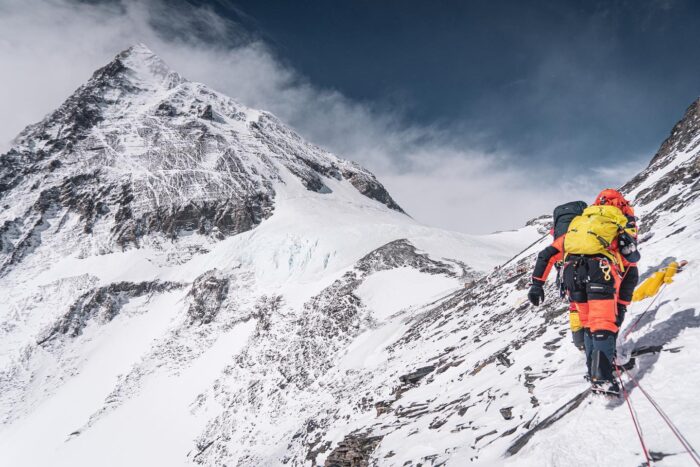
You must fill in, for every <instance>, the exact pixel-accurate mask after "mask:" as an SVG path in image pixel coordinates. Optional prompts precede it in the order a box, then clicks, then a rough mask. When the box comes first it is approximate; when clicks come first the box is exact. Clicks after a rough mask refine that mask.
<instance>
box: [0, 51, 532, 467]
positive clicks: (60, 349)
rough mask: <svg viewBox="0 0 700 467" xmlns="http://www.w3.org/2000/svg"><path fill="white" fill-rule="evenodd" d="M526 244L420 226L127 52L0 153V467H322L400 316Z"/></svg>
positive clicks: (253, 120) (279, 137) (293, 145)
mask: <svg viewBox="0 0 700 467" xmlns="http://www.w3.org/2000/svg"><path fill="white" fill-rule="evenodd" d="M540 235H541V228H539V227H538V226H537V225H531V226H528V227H525V228H523V229H520V230H517V231H513V232H503V233H498V234H493V235H488V236H469V235H463V234H457V233H452V232H445V231H441V230H437V229H432V228H429V227H425V226H422V225H420V224H418V223H417V222H415V221H414V220H412V219H411V218H410V217H409V216H407V215H406V214H405V213H403V211H402V210H401V208H400V207H399V206H398V205H397V204H396V203H395V202H394V201H393V200H392V199H391V197H390V195H389V194H388V193H387V192H386V190H385V189H384V188H383V187H382V185H381V184H380V183H379V182H378V181H377V180H376V178H375V177H374V176H373V175H372V174H371V173H369V172H368V171H366V170H365V169H363V168H361V167H359V166H357V165H356V164H353V163H351V162H348V161H344V160H342V159H339V158H337V157H335V156H333V155H332V154H329V153H327V152H325V151H323V150H322V149H320V148H317V147H315V146H313V145H311V144H309V143H307V142H305V141H304V140H303V139H302V138H300V137H299V136H298V135H296V134H295V133H294V132H293V131H292V130H290V129H289V128H287V127H285V126H284V125H283V124H282V123H281V122H279V121H278V120H277V119H276V118H275V117H274V116H272V115H270V114H268V113H266V112H260V111H256V110H252V109H248V108H246V107H244V106H242V105H240V104H238V103H236V102H235V101H233V100H232V99H230V98H228V97H226V96H223V95H221V94H220V93H217V92H215V91H213V90H211V89H209V88H207V87H206V86H204V85H202V84H198V83H193V82H190V81H187V80H185V79H184V78H182V77H181V76H179V75H178V74H177V73H175V72H174V71H172V70H170V69H169V68H168V67H167V66H166V65H165V64H164V63H163V62H162V61H161V60H160V59H158V58H157V57H156V56H155V55H153V54H152V53H151V52H150V51H149V50H148V49H147V48H146V47H144V46H140V45H139V46H135V47H132V48H130V49H128V50H126V51H124V52H122V53H121V54H119V55H118V56H117V57H116V58H115V60H114V61H112V62H111V63H110V64H108V65H107V66H105V67H104V68H102V69H100V70H98V71H97V72H96V73H95V74H94V75H93V77H92V78H91V79H90V80H89V81H88V82H87V83H86V84H85V85H84V86H82V87H81V88H80V89H78V90H77V91H76V92H75V93H74V94H73V95H72V96H71V97H70V98H68V100H67V101H66V102H65V103H64V104H63V105H62V106H61V107H60V108H59V109H58V110H56V111H55V112H53V113H52V114H50V115H48V116H47V117H46V118H45V119H44V120H43V121H41V122H39V123H37V124H35V125H31V126H29V127H27V129H25V130H24V131H23V132H22V134H20V135H19V137H18V138H17V140H16V142H15V144H14V146H13V148H12V149H11V150H10V151H9V152H8V153H6V154H4V155H2V156H0V292H1V294H2V298H3V299H2V301H1V303H0V423H1V425H0V458H1V459H3V463H4V462H7V463H8V465H96V464H98V465H184V464H190V463H204V464H210V465H222V464H226V465H278V464H282V463H286V464H291V465H304V464H311V463H313V462H317V463H318V462H322V461H323V459H324V456H327V455H328V453H329V452H330V448H331V445H330V444H324V443H327V442H330V440H331V438H329V436H331V433H332V431H331V430H336V431H337V430H340V431H337V436H341V435H342V434H343V433H342V430H341V429H340V427H342V425H343V423H346V424H347V425H346V428H348V427H349V423H350V421H351V420H352V421H353V423H358V422H357V420H356V419H357V416H358V415H363V416H364V415H365V414H367V413H373V412H374V408H372V404H373V402H372V401H373V400H374V399H375V398H376V395H372V394H371V393H370V391H375V390H376V389H372V388H373V386H370V385H369V382H368V381H366V377H365V376H364V373H363V372H369V373H371V374H374V375H375V377H376V378H378V380H377V381H379V380H380V379H383V380H384V382H385V383H386V384H387V385H390V384H391V383H392V381H393V379H394V376H395V370H391V371H389V370H388V369H387V368H388V367H387V362H386V359H387V358H388V356H389V355H390V354H391V351H389V350H387V349H385V346H386V345H388V344H391V343H393V342H394V341H396V339H398V338H399V337H401V335H402V333H403V331H405V330H406V329H408V327H407V326H408V324H407V323H409V322H411V320H416V319H422V318H421V317H422V316H423V314H424V310H423V309H422V308H421V307H422V306H424V305H426V304H429V303H432V302H435V301H436V300H438V301H441V300H443V299H442V298H441V297H443V296H444V295H445V294H446V293H451V294H455V293H460V291H461V290H462V288H463V286H464V284H465V283H472V282H473V281H475V280H476V279H477V278H479V277H480V276H481V275H482V274H483V273H484V272H486V271H488V270H490V269H491V268H493V267H494V266H495V265H497V264H499V263H502V262H504V261H505V260H507V259H508V258H509V257H511V256H512V255H513V254H514V253H515V252H517V251H519V250H520V249H522V248H523V247H525V246H526V245H528V244H530V243H531V242H532V241H533V240H535V239H536V238H537V237H539V236H540ZM387 352H388V353H387ZM403 362H404V363H403V365H404V367H403V368H402V370H401V371H404V372H406V371H410V370H411V369H412V368H413V366H414V363H415V362H412V361H410V360H404V361H403ZM358 368H362V371H359V370H358ZM358 371H359V372H358ZM365 383H366V384H367V385H366V386H365ZM387 387H388V386H387ZM363 394H366V395H367V396H366V397H365V395H363ZM316 437H319V441H318V442H316V441H315V439H316ZM321 439H323V443H321ZM326 440H328V441H326ZM319 443H320V444H319ZM38 444H40V445H41V449H37V445H38ZM314 453H318V455H316V454H314ZM314 459H315V461H314Z"/></svg>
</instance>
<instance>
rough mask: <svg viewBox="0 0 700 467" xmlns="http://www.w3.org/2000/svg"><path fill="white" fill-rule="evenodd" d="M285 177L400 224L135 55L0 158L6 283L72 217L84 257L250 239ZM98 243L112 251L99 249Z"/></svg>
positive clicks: (279, 136)
mask: <svg viewBox="0 0 700 467" xmlns="http://www.w3.org/2000/svg"><path fill="white" fill-rule="evenodd" d="M280 167H285V168H286V169H287V170H288V171H289V172H291V173H292V174H294V176H296V177H298V178H299V180H300V181H301V182H302V183H303V184H304V186H306V188H307V189H308V190H312V191H315V192H318V193H327V192H329V191H330V190H329V188H328V187H327V186H326V185H325V184H324V182H323V179H324V178H326V177H328V178H333V179H336V180H348V181H349V182H350V183H351V184H352V185H353V186H355V187H356V188H357V189H358V190H359V191H360V192H361V193H363V194H364V195H366V196H368V197H370V198H372V199H376V200H378V201H379V202H381V203H384V204H385V205H387V206H388V207H390V208H391V209H395V210H397V211H399V212H401V208H400V207H399V206H398V205H397V204H396V203H395V202H394V201H393V200H392V199H391V196H389V194H388V193H387V192H386V190H385V189H384V187H382V185H381V184H380V183H379V182H378V181H377V180H376V179H375V178H374V176H373V175H372V174H370V173H369V172H367V171H366V170H364V169H362V168H360V167H359V166H357V165H356V164H353V163H350V162H347V161H343V160H341V159H338V158H336V157H335V156H332V155H331V154H329V153H327V152H325V151H323V150H321V149H320V148H317V147H315V146H312V145H310V144H308V143H306V142H305V141H303V140H302V139H301V138H300V137H299V136H298V135H297V134H295V133H294V132H293V131H291V130H290V129H289V128H287V127H285V126H284V125H283V124H282V123H281V122H279V121H278V120H277V119H276V118H275V117H273V116H272V115H270V114H268V113H264V112H256V111H253V110H250V109H247V108H245V107H243V106H241V105H240V104H238V103H236V102H235V101H233V100H232V99H230V98H228V97H226V96H224V95H221V94H219V93H217V92H215V91H213V90H211V89H209V88H207V87H206V86H204V85H201V84H198V83H192V82H189V81H187V80H185V79H184V78H182V77H181V76H179V75H178V74H177V73H176V72H174V71H171V70H170V69H169V68H168V67H167V65H165V63H163V61H162V60H160V59H159V58H158V57H156V56H155V55H153V53H152V52H150V51H149V50H148V49H147V48H146V47H145V46H134V47H132V48H130V49H128V50H126V51H124V52H122V53H120V54H119V55H117V57H116V58H115V59H114V60H113V61H112V62H111V63H109V64H108V65H107V66H105V67H103V68H101V69H99V70H97V71H96V72H95V74H94V75H93V76H92V78H91V79H90V80H89V81H88V82H87V83H86V84H85V85H84V86H82V87H81V88H80V89H78V90H77V91H76V92H75V93H74V94H73V95H72V96H70V97H69V98H68V100H66V102H65V103H64V104H63V105H62V106H61V107H60V108H59V109H58V110H56V111H55V112H53V113H52V114H51V115H49V116H48V117H46V118H45V119H44V120H43V121H41V122H39V123H37V124H35V125H31V126H29V127H27V129H25V130H24V131H23V132H22V133H21V134H20V135H19V137H18V138H17V140H16V144H15V145H14V147H13V148H12V149H11V150H10V151H9V152H8V153H7V154H5V155H3V156H2V158H0V196H1V197H2V203H3V204H2V205H3V213H2V218H1V219H0V222H1V224H0V226H1V227H0V252H2V257H1V258H0V273H3V274H4V273H6V272H7V271H8V268H9V267H10V266H11V265H13V264H17V263H18V262H20V261H22V259H23V258H24V257H25V256H26V255H27V254H28V253H29V252H31V251H32V249H33V248H34V247H35V246H36V243H37V242H39V241H41V232H42V231H43V230H44V229H46V228H47V227H48V226H49V225H52V224H54V223H59V224H60V223H63V222H66V219H67V218H68V215H69V214H71V215H75V216H77V218H78V219H77V221H75V222H73V224H72V225H66V226H62V227H63V230H70V232H67V234H66V235H67V236H69V237H70V238H71V239H74V240H73V241H72V242H71V243H73V244H74V245H76V246H77V245H81V244H82V246H83V249H82V251H81V253H82V254H89V253H90V250H88V249H95V248H97V249H98V251H99V253H102V254H103V253H106V252H110V251H115V249H123V248H130V247H134V246H139V245H140V244H141V243H142V242H143V241H147V242H149V241H152V238H169V239H173V238H177V237H181V236H183V235H188V234H189V233H191V232H197V233H199V234H202V235H207V236H210V237H212V238H217V239H222V238H225V237H227V236H231V235H235V234H238V233H241V232H245V231H247V230H250V229H252V228H253V227H254V226H256V225H258V224H259V223H260V222H261V221H262V220H263V219H266V218H267V217H269V216H270V215H271V214H272V211H273V208H274V201H273V199H274V197H275V192H274V189H273V182H275V181H278V180H280V172H279V168H280ZM96 232H99V233H101V235H98V236H99V237H100V239H101V240H102V242H101V244H100V245H99V246H96V245H89V243H92V242H91V241H90V240H91V239H92V238H93V237H94V236H93V235H92V234H93V233H96ZM77 238H85V240H86V242H87V243H88V244H85V243H83V242H81V241H77V240H76V239H77Z"/></svg>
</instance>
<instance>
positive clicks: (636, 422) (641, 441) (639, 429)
mask: <svg viewBox="0 0 700 467" xmlns="http://www.w3.org/2000/svg"><path fill="white" fill-rule="evenodd" d="M615 371H616V372H617V378H618V379H619V380H620V386H621V387H622V394H623V395H624V396H625V402H626V403H627V408H628V409H629V411H630V417H632V423H633V424H634V429H635V430H636V431H637V437H638V438H639V444H641V445H642V452H643V453H644V457H645V458H646V460H647V467H651V458H650V457H649V450H648V449H647V445H646V443H645V442H644V436H642V427H641V426H640V425H639V420H638V419H637V416H636V415H635V414H634V410H633V409H632V402H631V401H630V397H629V393H628V392H627V389H625V385H624V384H622V378H621V375H620V369H619V368H618V366H617V365H615Z"/></svg>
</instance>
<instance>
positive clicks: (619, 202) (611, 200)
mask: <svg viewBox="0 0 700 467" xmlns="http://www.w3.org/2000/svg"><path fill="white" fill-rule="evenodd" d="M593 204H595V205H597V206H600V205H603V204H607V205H609V206H615V207H616V208H620V211H622V212H623V213H624V214H625V215H627V216H634V208H632V206H631V205H630V203H629V201H627V200H626V199H625V197H624V196H623V195H622V193H620V192H619V191H617V190H613V189H612V188H606V189H605V190H603V191H601V192H600V194H598V197H597V198H596V199H595V202H594V203H593Z"/></svg>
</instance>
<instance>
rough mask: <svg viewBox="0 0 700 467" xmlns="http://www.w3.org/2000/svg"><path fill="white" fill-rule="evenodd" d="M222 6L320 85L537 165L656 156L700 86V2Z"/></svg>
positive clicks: (219, 4) (218, 6) (256, 1)
mask: <svg viewBox="0 0 700 467" xmlns="http://www.w3.org/2000/svg"><path fill="white" fill-rule="evenodd" d="M190 3H193V4H196V5H204V4H207V5H210V6H212V7H213V8H214V9H215V10H216V11H217V12H219V13H220V14H223V15H226V16H228V17H230V18H231V19H233V20H234V21H236V22H238V23H239V24H242V25H243V26H244V27H245V29H247V30H248V32H249V33H250V34H251V36H252V37H255V38H258V39H262V40H263V41H264V42H265V43H267V44H268V46H269V47H270V48H271V49H272V50H273V51H274V53H275V54H276V55H277V56H278V58H279V59H280V60H282V61H283V62H285V63H286V64H288V65H289V66H290V67H292V68H294V69H296V70H297V71H299V72H300V73H301V74H302V75H303V76H305V77H306V78H308V80H309V81H310V82H311V83H313V84H314V85H316V86H321V87H324V88H327V89H334V90H338V91H340V92H342V93H343V94H344V95H346V96H347V97H349V98H351V99H353V100H357V101H362V102H364V103H368V104H370V105H372V106H374V107H375V108H378V109H386V108H389V109H391V110H392V111H396V109H399V110H400V111H401V112H400V114H401V115H402V116H403V118H404V119H405V120H406V122H407V123H409V124H411V123H418V124H421V125H426V124H427V125H439V126H442V127H446V128H449V129H450V131H455V132H461V131H463V132H465V133H468V134H469V135H470V139H471V140H472V141H473V143H474V144H475V145H477V146H479V147H480V148H481V149H486V150H499V149H501V150H506V151H509V152H511V153H517V154H520V155H521V156H522V157H528V158H529V157H531V158H533V159H536V160H538V162H550V163H559V161H560V159H561V158H566V159H567V160H568V161H569V162H570V163H574V164H575V163H576V162H579V163H586V162H587V161H588V160H590V159H589V158H593V159H595V160H597V161H602V162H610V163H613V162H614V161H620V160H629V159H633V158H639V157H648V156H649V151H654V150H655V149H656V148H657V147H658V145H659V144H660V142H661V141H662V140H663V138H664V137H666V136H667V134H668V132H669V130H670V128H671V126H672V125H673V123H675V121H676V120H678V119H679V118H680V116H681V115H682V113H683V111H684V110H685V108H686V107H687V106H688V105H689V104H690V103H691V102H692V100H694V99H696V98H697V97H698V95H700V2H698V1H696V0H658V1H645V0H636V1H633V0H630V1H625V0H622V1H621V0H604V1H594V0H591V1H583V0H582V1H565V0H552V1H527V2H525V1H520V0H509V1H493V0H490V1H446V0H443V1H415V0H401V1H398V0H397V1H327V0H325V1H324V0H297V1H260V0H241V1H235V2H229V1H227V0H219V1H210V2H206V1H200V0H192V1H191V2H190Z"/></svg>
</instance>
